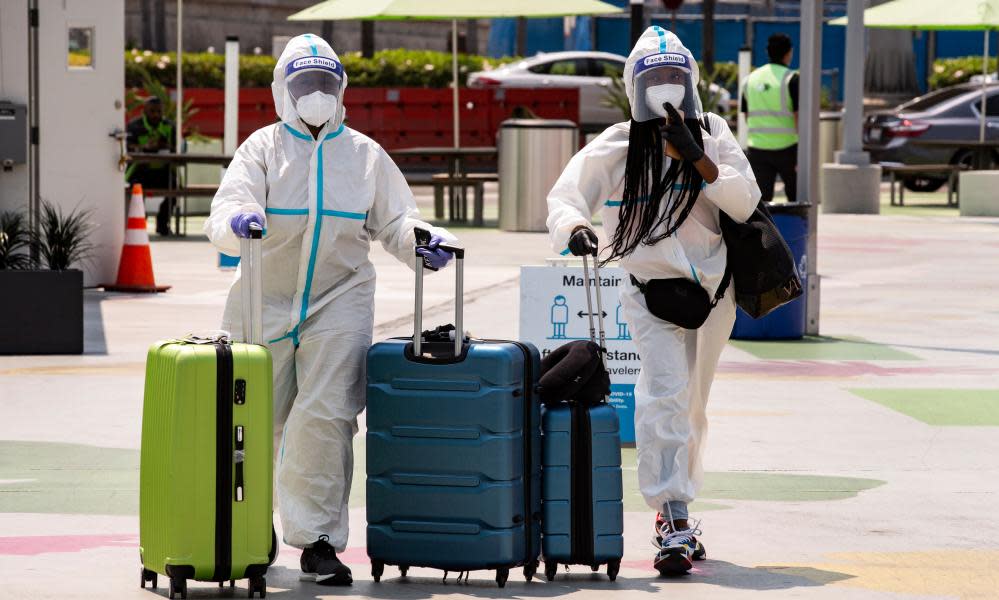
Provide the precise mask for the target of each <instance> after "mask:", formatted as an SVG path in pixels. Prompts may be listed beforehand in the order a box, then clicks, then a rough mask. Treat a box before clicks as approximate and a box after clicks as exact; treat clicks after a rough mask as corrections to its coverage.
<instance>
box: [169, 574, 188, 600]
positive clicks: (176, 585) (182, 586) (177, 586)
mask: <svg viewBox="0 0 999 600" xmlns="http://www.w3.org/2000/svg"><path fill="white" fill-rule="evenodd" d="M175 597H180V598H187V580H186V579H184V578H182V577H171V578H170V590H169V594H168V595H167V598H170V599H171V600H173V598H175Z"/></svg>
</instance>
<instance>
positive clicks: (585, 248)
mask: <svg viewBox="0 0 999 600" xmlns="http://www.w3.org/2000/svg"><path fill="white" fill-rule="evenodd" d="M569 252H572V255H573V256H596V255H597V234H595V233H593V230H592V229H590V228H589V227H587V226H586V225H580V226H579V227H577V228H575V229H574V230H572V235H571V236H569Z"/></svg>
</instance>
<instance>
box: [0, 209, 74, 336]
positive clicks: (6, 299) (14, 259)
mask: <svg viewBox="0 0 999 600" xmlns="http://www.w3.org/2000/svg"><path fill="white" fill-rule="evenodd" d="M89 217H90V213H89V212H87V211H79V210H73V211H72V212H70V213H69V214H64V213H63V212H62V210H61V209H59V208H57V207H54V206H52V205H51V204H49V203H48V202H44V203H43V204H42V211H41V215H40V216H39V223H38V231H37V232H32V231H31V230H30V229H29V228H28V226H27V220H26V219H25V218H24V217H23V215H21V214H19V213H13V212H5V213H0V314H2V315H4V317H3V319H0V354H82V353H83V272H82V271H80V270H79V269H74V268H72V267H73V265H78V264H80V263H83V262H86V261H87V260H89V258H90V256H91V253H92V250H93V246H92V245H91V243H90V242H89V236H90V232H91V230H92V229H93V226H92V225H91V224H90V222H89ZM32 251H34V253H35V254H36V255H37V257H38V263H37V264H34V263H33V261H32V260H31V259H30V256H31V252H32Z"/></svg>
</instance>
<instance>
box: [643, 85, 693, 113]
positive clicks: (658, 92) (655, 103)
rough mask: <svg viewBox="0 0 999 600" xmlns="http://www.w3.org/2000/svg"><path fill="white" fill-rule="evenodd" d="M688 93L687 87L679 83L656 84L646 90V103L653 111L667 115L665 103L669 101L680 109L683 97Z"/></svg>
mask: <svg viewBox="0 0 999 600" xmlns="http://www.w3.org/2000/svg"><path fill="white" fill-rule="evenodd" d="M686 93H687V90H686V88H684V86H682V85H680V84H677V83H664V84H662V85H654V86H652V87H650V88H648V89H647V90H645V103H646V104H647V105H648V107H649V110H650V111H651V112H652V113H654V114H657V115H659V116H660V117H665V116H666V109H665V108H663V103H664V102H669V103H670V104H672V105H673V108H675V109H677V110H678V111H679V110H680V104H681V103H682V102H683V97H684V95H685V94H686Z"/></svg>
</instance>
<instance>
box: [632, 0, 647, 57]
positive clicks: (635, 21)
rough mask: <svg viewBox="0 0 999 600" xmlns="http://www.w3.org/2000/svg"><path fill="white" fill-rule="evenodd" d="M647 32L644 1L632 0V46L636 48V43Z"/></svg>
mask: <svg viewBox="0 0 999 600" xmlns="http://www.w3.org/2000/svg"><path fill="white" fill-rule="evenodd" d="M643 31H645V2H644V0H631V44H629V46H630V47H632V48H634V47H635V42H637V41H638V38H640V37H641V36H642V32H643Z"/></svg>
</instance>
